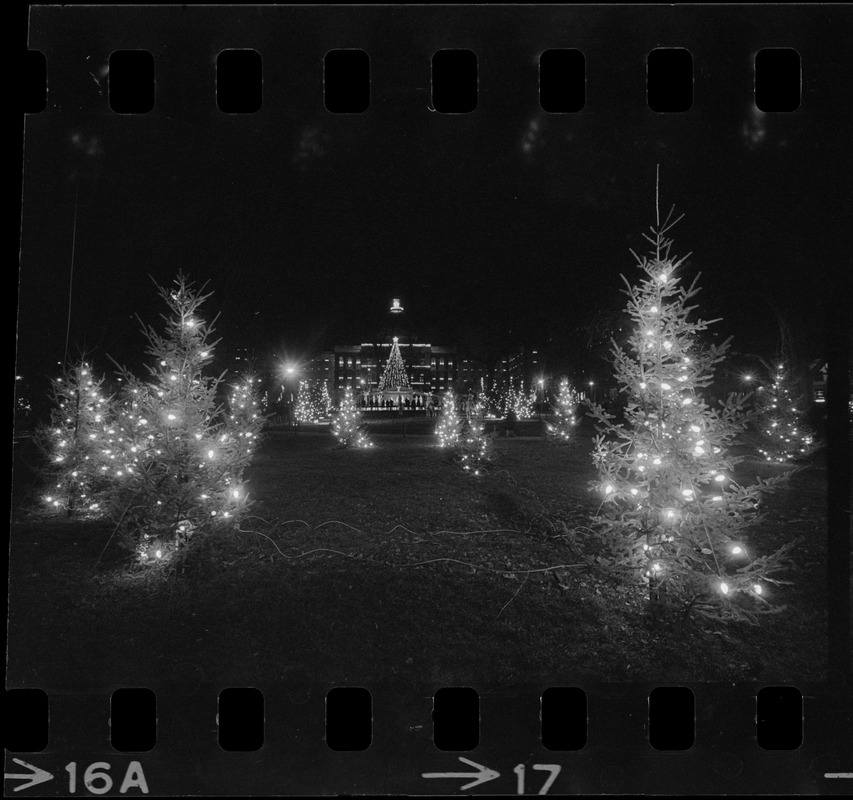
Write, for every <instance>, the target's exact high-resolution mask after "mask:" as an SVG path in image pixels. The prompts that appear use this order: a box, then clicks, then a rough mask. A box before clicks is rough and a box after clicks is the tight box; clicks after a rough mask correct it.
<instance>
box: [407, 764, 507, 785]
mask: <svg viewBox="0 0 853 800" xmlns="http://www.w3.org/2000/svg"><path fill="white" fill-rule="evenodd" d="M458 758H459V760H460V761H464V762H465V763H466V764H468V765H469V766H472V767H476V768H477V769H478V770H479V772H424V773H423V774H422V775H421V777H422V778H474V780H473V781H471V783H466V784H465V785H464V786H460V787H459V788H460V790H461V789H471V788H472V787H474V786H479V784H481V783H486V781H493V780H494V779H495V778H500V776H501V774H500V772H496V771H495V770H493V769H489V768H488V767H484V766H483V765H482V764H478V763H477V762H476V761H469V760H468V759H467V758H462V756H458Z"/></svg>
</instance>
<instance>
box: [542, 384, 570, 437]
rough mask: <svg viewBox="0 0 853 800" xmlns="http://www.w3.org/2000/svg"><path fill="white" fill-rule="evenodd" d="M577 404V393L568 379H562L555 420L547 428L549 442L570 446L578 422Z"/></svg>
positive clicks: (555, 406) (555, 408)
mask: <svg viewBox="0 0 853 800" xmlns="http://www.w3.org/2000/svg"><path fill="white" fill-rule="evenodd" d="M577 404H578V393H577V391H576V390H575V389H573V388H572V386H571V384H570V383H569V379H568V378H561V379H560V389H559V392H558V393H557V397H556V401H555V405H554V418H553V420H552V421H551V422H549V423H548V424H547V425H546V427H545V430H546V432H547V435H548V440H549V441H551V442H554V443H555V444H568V443H569V442H570V441H571V440H572V437H573V435H574V430H575V425H577V421H578V420H577V417H576V416H575V409H576V408H577Z"/></svg>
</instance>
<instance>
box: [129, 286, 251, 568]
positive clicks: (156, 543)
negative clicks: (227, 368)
mask: <svg viewBox="0 0 853 800" xmlns="http://www.w3.org/2000/svg"><path fill="white" fill-rule="evenodd" d="M158 289H159V292H160V296H161V297H162V299H163V300H164V301H165V303H166V305H167V307H168V314H166V315H163V319H164V322H165V330H164V332H163V333H162V334H161V333H159V332H157V331H156V330H155V329H154V328H153V327H150V326H144V327H143V333H144V335H145V337H146V338H147V340H148V347H147V349H146V353H147V354H148V355H149V356H150V358H151V362H150V364H149V365H148V366H147V372H148V376H147V378H146V379H140V378H137V377H136V376H134V375H133V374H131V373H130V372H129V371H127V370H123V372H122V380H123V383H124V386H125V388H124V391H123V394H122V396H121V398H120V400H121V403H120V406H119V411H118V414H117V422H116V425H115V426H114V427H115V429H117V430H116V434H117V435H116V437H115V442H114V444H115V446H116V447H118V448H120V452H121V457H122V464H121V466H120V469H119V471H118V472H117V475H116V477H117V478H120V479H121V480H120V481H119V483H118V487H117V490H116V494H115V497H114V501H113V505H112V509H113V513H114V515H115V517H116V520H117V524H118V527H119V530H120V531H121V532H122V534H123V536H124V539H125V541H126V542H127V543H128V544H129V545H130V546H131V547H133V548H134V549H135V550H136V552H137V553H138V555H139V558H140V561H142V562H143V563H148V564H153V563H158V562H166V561H171V562H173V563H177V562H182V561H184V560H185V559H186V558H187V556H188V555H189V554H190V553H191V552H193V551H197V550H198V549H199V548H200V547H201V546H202V545H203V544H204V543H205V542H206V541H207V540H208V538H209V536H210V535H211V534H212V533H214V532H219V531H224V530H234V529H235V528H236V524H237V522H239V520H240V519H241V517H243V516H244V515H245V513H246V511H247V509H248V505H249V503H248V498H247V493H246V487H245V485H244V482H243V472H244V470H245V468H246V467H247V466H248V465H249V462H250V460H251V457H252V454H253V452H254V448H255V445H256V442H257V437H258V434H259V432H260V429H261V427H262V425H263V419H262V418H261V417H260V415H259V414H258V413H257V411H256V398H254V392H253V389H252V388H251V387H250V386H247V385H246V384H245V383H243V384H242V386H241V385H239V384H238V387H237V388H236V389H235V391H234V392H232V402H231V408H230V409H226V408H225V407H223V405H222V404H221V403H220V402H219V400H218V392H219V390H220V388H221V386H222V381H223V379H224V373H223V374H220V375H219V376H218V377H211V376H209V375H207V374H206V369H207V367H208V365H209V364H210V362H211V359H212V357H213V350H214V348H215V346H216V344H217V342H216V341H211V336H212V334H213V324H214V323H215V320H214V322H213V323H208V322H206V321H205V320H204V319H202V318H201V317H200V315H199V308H200V307H201V306H202V304H203V303H204V302H205V301H206V300H207V299H208V298H209V297H210V295H209V294H201V292H200V291H197V290H196V289H195V288H194V285H193V284H192V283H191V282H190V281H189V280H188V279H187V278H186V277H185V276H183V275H178V277H177V279H176V280H175V281H174V285H173V288H164V287H158ZM222 388H224V387H222ZM241 406H242V407H241ZM229 412H230V413H229Z"/></svg>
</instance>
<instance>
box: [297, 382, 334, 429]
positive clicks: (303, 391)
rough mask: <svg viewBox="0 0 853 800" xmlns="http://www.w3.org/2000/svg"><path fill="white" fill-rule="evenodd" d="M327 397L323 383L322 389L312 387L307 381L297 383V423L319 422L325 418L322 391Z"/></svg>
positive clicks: (324, 401)
mask: <svg viewBox="0 0 853 800" xmlns="http://www.w3.org/2000/svg"><path fill="white" fill-rule="evenodd" d="M324 389H325V394H326V395H328V389H326V384H325V383H324V384H323V386H322V388H320V387H318V386H316V385H312V384H311V383H309V382H308V381H300V382H299V392H298V393H297V395H296V407H295V414H296V419H297V420H298V421H299V422H319V420H320V419H321V418H322V417H324V416H326V400H325V397H324V396H323V390H324Z"/></svg>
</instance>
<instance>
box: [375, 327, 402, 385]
mask: <svg viewBox="0 0 853 800" xmlns="http://www.w3.org/2000/svg"><path fill="white" fill-rule="evenodd" d="M408 388H409V376H408V375H407V374H406V365H405V364H404V363H403V356H402V355H400V345H399V344H398V343H397V337H396V336H395V337H394V341H393V344H392V345H391V352H390V354H389V355H388V361H387V362H386V363H385V369H384V370H383V372H382V375H381V376H380V378H379V391H380V392H384V391H386V390H391V389H408Z"/></svg>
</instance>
